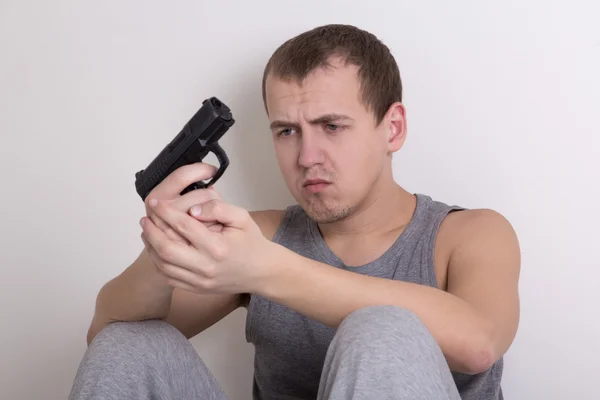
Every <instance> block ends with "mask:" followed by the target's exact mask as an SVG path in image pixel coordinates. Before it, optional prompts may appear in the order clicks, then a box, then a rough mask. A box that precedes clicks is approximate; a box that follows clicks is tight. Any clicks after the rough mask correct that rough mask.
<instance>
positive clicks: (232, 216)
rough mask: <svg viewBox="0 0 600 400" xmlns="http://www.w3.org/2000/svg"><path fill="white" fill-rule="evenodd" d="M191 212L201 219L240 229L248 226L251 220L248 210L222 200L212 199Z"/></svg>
mask: <svg viewBox="0 0 600 400" xmlns="http://www.w3.org/2000/svg"><path fill="white" fill-rule="evenodd" d="M190 213H191V214H192V215H193V216H194V217H195V218H196V219H198V220H199V221H203V222H208V221H213V222H219V223H221V224H223V225H224V226H227V227H232V228H238V229H244V228H246V227H247V226H248V223H249V222H250V221H251V217H250V213H249V212H248V211H247V210H245V209H244V208H241V207H238V206H234V205H232V204H229V203H226V202H224V201H222V200H211V201H209V202H206V203H205V204H202V205H200V206H194V207H192V209H191V210H190Z"/></svg>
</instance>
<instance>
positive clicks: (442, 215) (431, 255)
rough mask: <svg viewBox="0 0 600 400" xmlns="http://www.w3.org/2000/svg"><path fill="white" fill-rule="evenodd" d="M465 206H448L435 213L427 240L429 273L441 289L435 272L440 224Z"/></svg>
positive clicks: (433, 283) (431, 280) (437, 287)
mask: <svg viewBox="0 0 600 400" xmlns="http://www.w3.org/2000/svg"><path fill="white" fill-rule="evenodd" d="M462 210H464V208H463V207H459V206H448V207H446V208H444V209H443V210H441V211H440V212H438V213H436V214H435V217H434V218H433V222H432V224H433V226H432V227H431V231H430V234H429V238H428V240H427V260H426V262H427V273H428V275H429V276H428V279H429V281H430V284H431V285H433V287H434V288H436V289H440V287H439V285H438V280H437V274H436V273H435V246H436V244H437V240H438V234H439V232H440V226H441V225H442V222H444V220H445V219H446V217H447V216H448V215H449V214H450V213H453V212H456V211H462Z"/></svg>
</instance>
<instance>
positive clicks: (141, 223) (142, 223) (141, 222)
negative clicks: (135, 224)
mask: <svg viewBox="0 0 600 400" xmlns="http://www.w3.org/2000/svg"><path fill="white" fill-rule="evenodd" d="M145 221H146V220H145V218H144V217H142V218H141V219H140V226H141V227H142V228H143V227H144V222H145Z"/></svg>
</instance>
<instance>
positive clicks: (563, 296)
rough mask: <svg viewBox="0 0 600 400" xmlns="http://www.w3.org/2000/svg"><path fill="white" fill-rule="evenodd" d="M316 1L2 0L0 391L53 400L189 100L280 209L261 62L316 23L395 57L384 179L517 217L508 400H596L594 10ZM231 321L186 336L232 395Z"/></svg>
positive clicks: (580, 4)
mask: <svg viewBox="0 0 600 400" xmlns="http://www.w3.org/2000/svg"><path fill="white" fill-rule="evenodd" d="M290 3H291V2H290ZM319 3H321V2H320V1H307V0H304V1H301V2H299V3H297V5H295V6H292V5H289V6H288V4H287V3H285V5H284V2H280V1H275V0H270V1H267V0H263V1H257V0H255V1H251V2H250V1H249V2H245V1H237V2H224V3H223V5H222V6H219V5H218V4H219V2H216V1H210V2H209V1H178V2H165V1H127V2H121V1H101V2H89V1H88V2H83V1H66V0H63V1H54V2H43V1H38V2H34V1H24V0H19V1H17V0H14V1H8V0H3V1H0V134H1V135H2V141H1V143H0V151H1V158H0V167H1V171H2V174H1V176H2V180H1V182H0V189H1V191H2V199H1V200H0V210H1V211H0V213H1V215H0V216H1V229H2V236H1V240H0V246H1V251H0V267H1V278H0V296H1V297H0V300H1V301H0V304H1V306H0V321H1V323H2V327H1V329H0V335H1V336H0V355H1V358H2V362H1V363H0V398H3V399H28V400H29V399H32V400H33V399H60V398H66V396H67V394H68V391H69V389H70V385H71V382H72V378H73V376H74V374H75V371H76V368H77V365H78V363H79V360H80V358H81V356H82V355H83V352H84V351H85V334H86V330H87V327H88V323H89V321H90V317H91V315H92V310H93V305H94V299H95V296H96V293H97V291H98V289H99V288H100V286H101V285H102V284H103V283H104V282H106V281H107V280H108V279H110V278H112V277H113V276H115V275H116V274H118V273H119V272H120V271H121V270H122V269H123V268H125V267H126V266H127V265H128V264H129V263H130V262H131V261H132V260H133V259H134V257H135V256H136V255H137V254H138V252H139V250H140V248H141V245H142V244H141V242H140V240H139V229H140V228H139V226H138V220H139V218H140V217H141V215H142V213H143V207H142V203H141V201H140V199H139V198H138V197H137V194H136V193H135V190H134V186H133V178H134V173H135V172H136V171H137V170H139V169H141V168H143V167H144V166H145V165H146V164H147V163H148V161H149V160H150V159H151V158H152V157H154V155H155V154H156V152H157V151H159V150H160V149H162V147H163V146H164V145H165V144H166V143H168V141H170V140H171V138H172V137H173V135H174V134H175V133H176V132H177V131H178V130H179V129H180V128H181V126H182V124H183V123H184V122H185V121H187V120H188V118H189V117H190V116H191V115H192V113H193V112H195V111H196V109H197V108H198V107H199V105H200V103H201V101H202V100H203V99H204V98H206V97H209V96H212V95H216V96H218V97H220V98H221V99H222V100H224V101H225V102H226V103H227V104H229V105H230V106H231V108H232V109H233V112H234V114H235V117H236V119H237V121H238V122H237V124H236V125H235V126H234V128H233V129H232V130H231V131H230V133H228V134H227V136H226V137H225V138H224V139H223V141H222V143H223V146H224V147H225V148H226V149H227V151H228V153H229V154H230V157H231V159H232V165H231V167H230V169H229V170H228V172H227V174H226V175H225V177H224V178H223V180H222V182H221V183H220V184H219V185H218V188H219V189H220V191H221V192H222V194H223V195H224V196H225V197H226V198H227V199H229V200H231V201H232V202H234V203H237V204H240V205H243V206H246V207H248V208H249V209H256V208H266V207H280V206H284V205H286V204H287V203H288V202H289V201H291V199H290V197H289V195H288V194H287V191H286V189H285V188H284V186H283V182H282V180H281V179H280V176H279V172H278V170H277V166H276V164H275V159H274V156H273V153H272V148H271V143H270V137H269V133H268V129H267V120H266V117H265V115H264V112H263V108H262V101H261V95H260V76H261V72H262V68H263V66H264V63H265V62H266V61H267V58H268V57H269V55H270V54H271V52H272V51H273V50H274V49H275V47H276V46H278V45H279V44H280V43H281V42H283V41H284V40H286V39H287V38H289V37H291V36H292V35H295V34H297V33H299V32H301V31H303V30H306V29H309V28H312V27H314V26H316V25H320V24H324V23H331V22H342V23H351V24H357V25H359V26H361V27H363V28H365V29H368V30H371V31H373V32H374V33H375V34H377V35H378V36H380V37H381V38H382V39H383V40H384V41H385V42H386V43H387V44H388V45H389V46H390V47H391V49H392V51H393V52H394V54H395V55H396V57H397V59H398V62H399V64H400V67H401V72H402V78H403V80H404V85H405V100H406V101H405V103H406V106H407V108H408V126H409V136H408V141H407V143H406V146H405V148H404V149H403V150H402V151H401V152H400V153H399V154H398V155H397V157H396V161H395V173H396V178H397V180H398V181H399V182H400V183H401V184H404V185H405V186H406V187H407V188H408V189H409V190H412V191H415V192H422V193H427V194H430V195H432V196H434V197H435V198H437V199H440V200H444V201H447V202H450V203H460V204H463V205H466V206H469V207H492V208H496V209H498V210H499V211H501V212H503V213H504V214H505V215H506V216H507V217H508V218H509V219H510V220H511V221H512V222H513V224H514V226H515V228H516V230H517V231H518V234H519V236H520V240H521V244H522V249H523V273H522V282H521V293H522V322H521V326H520V330H519V333H518V337H517V340H516V342H515V344H514V346H513V347H512V349H511V350H510V352H509V353H508V355H507V356H506V373H505V378H504V390H505V393H506V398H507V399H519V400H521V399H522V400H525V399H567V398H569V399H579V400H583V399H597V398H598V394H597V393H598V388H597V383H598V381H599V380H600V369H599V368H598V361H599V360H600V344H599V337H600V322H599V318H598V315H599V311H598V310H599V307H598V305H599V304H600V293H599V291H598V287H599V284H598V282H599V280H600V261H599V249H600V245H599V241H600V235H599V234H598V227H599V225H600V218H599V216H598V214H599V205H600V203H599V202H600V189H599V184H600V161H599V158H600V150H599V149H600V139H599V136H600V128H599V123H598V118H599V116H600V113H599V111H598V110H600V78H599V73H600V24H599V23H598V22H597V21H598V17H599V16H600V6H599V5H598V3H597V2H594V1H593V0H589V1H587V2H584V1H571V2H564V1H562V2H559V1H541V0H540V1H533V0H529V1H516V0H511V1H507V0H505V1H501V2H500V1H499V2H494V3H493V4H489V3H490V2H481V1H473V0H472V1H458V2H445V1H419V2H415V1H398V0H395V1H391V0H390V1H375V0H370V1H359V0H352V1H346V2H341V1H324V2H322V3H321V4H319ZM225 4H226V5H225ZM226 7H231V9H230V10H229V11H226V10H225V8H226ZM286 7H291V8H290V9H286ZM250 163H257V164H258V165H259V166H258V167H256V168H249V167H248V165H249V164H250ZM244 317H245V313H244V312H242V311H240V312H237V313H235V314H234V315H232V316H231V317H228V318H227V319H226V320H224V321H223V322H222V323H221V324H219V325H217V326H215V327H213V328H211V329H210V330H209V331H208V332H206V334H205V335H203V336H202V337H201V338H198V339H196V340H194V344H195V345H196V347H197V349H198V351H199V352H200V354H201V355H202V356H203V357H205V359H206V361H207V363H208V364H209V366H210V367H211V368H212V369H213V371H214V373H215V375H216V376H217V378H218V379H219V380H220V381H221V382H222V384H223V386H224V387H225V388H226V391H227V392H228V393H229V394H230V396H231V398H232V399H234V400H237V399H248V398H249V388H250V383H251V376H252V365H251V360H252V349H251V347H250V346H249V345H248V344H246V343H245V342H244V336H243V324H244Z"/></svg>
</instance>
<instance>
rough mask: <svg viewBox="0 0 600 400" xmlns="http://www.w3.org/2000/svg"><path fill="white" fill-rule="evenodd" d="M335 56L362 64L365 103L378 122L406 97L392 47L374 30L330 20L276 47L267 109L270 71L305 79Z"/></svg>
mask: <svg viewBox="0 0 600 400" xmlns="http://www.w3.org/2000/svg"><path fill="white" fill-rule="evenodd" d="M334 56H340V57H342V59H343V60H344V61H345V62H346V65H347V64H353V65H356V66H357V67H358V68H359V70H358V79H359V84H360V86H361V92H362V93H361V94H362V99H363V103H364V104H365V106H366V107H367V109H370V110H371V111H372V112H373V114H374V116H375V120H376V123H377V124H379V123H380V122H381V120H382V119H383V116H384V115H385V113H386V112H387V110H388V109H389V107H390V106H391V105H392V103H394V102H396V101H402V80H401V79H400V71H399V68H398V65H397V63H396V60H395V59H394V57H393V56H392V54H391V53H390V50H389V49H388V47H387V46H386V45H384V44H383V43H382V42H381V41H380V40H379V39H378V38H377V37H376V36H375V35H373V34H372V33H370V32H367V31H364V30H362V29H359V28H357V27H355V26H352V25H342V24H330V25H324V26H319V27H316V28H313V29H311V30H309V31H306V32H304V33H301V34H299V35H297V36H295V37H293V38H291V39H289V40H287V41H286V42H284V43H283V44H282V45H281V46H280V47H279V48H277V50H275V52H274V53H273V55H272V56H271V58H270V59H269V61H268V62H267V65H266V67H265V70H264V73H263V80H262V95H263V101H264V103H265V109H267V96H266V80H267V76H268V75H269V74H272V75H273V76H275V77H277V78H279V79H284V80H292V79H295V80H297V81H298V83H301V82H302V80H304V79H305V78H306V76H307V75H308V74H309V73H310V72H311V71H313V70H314V69H315V68H326V67H328V66H330V63H329V60H330V58H331V57H334ZM267 113H268V109H267Z"/></svg>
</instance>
